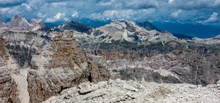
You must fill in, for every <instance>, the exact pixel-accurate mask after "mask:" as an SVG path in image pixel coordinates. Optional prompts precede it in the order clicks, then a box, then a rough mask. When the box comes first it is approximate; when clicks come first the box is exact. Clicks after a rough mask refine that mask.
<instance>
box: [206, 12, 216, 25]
mask: <svg viewBox="0 0 220 103" xmlns="http://www.w3.org/2000/svg"><path fill="white" fill-rule="evenodd" d="M217 20H218V13H216V12H213V13H212V15H211V16H210V17H209V18H208V19H207V20H205V21H204V23H210V22H215V21H217Z"/></svg>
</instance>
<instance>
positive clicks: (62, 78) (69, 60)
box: [27, 31, 110, 103]
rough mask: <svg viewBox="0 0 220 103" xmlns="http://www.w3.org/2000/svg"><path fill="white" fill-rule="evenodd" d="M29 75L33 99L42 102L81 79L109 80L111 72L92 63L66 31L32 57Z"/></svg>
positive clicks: (29, 85) (29, 86) (31, 97)
mask: <svg viewBox="0 0 220 103" xmlns="http://www.w3.org/2000/svg"><path fill="white" fill-rule="evenodd" d="M27 78H28V91H29V94H30V102H31V103H39V102H42V101H44V100H46V99H48V98H50V97H51V96H54V95H58V94H59V93H60V92H61V91H62V90H63V89H66V88H70V87H73V86H76V85H78V84H79V83H81V82H85V81H90V82H94V83H97V82H99V81H103V80H108V79H109V78H110V72H109V71H108V70H107V69H105V67H103V66H101V65H99V64H95V63H93V62H92V61H91V60H90V59H89V58H88V57H87V55H86V54H85V52H84V51H83V50H82V49H81V48H80V47H79V44H78V43H77V42H75V41H74V40H73V39H72V38H71V36H70V34H69V32H68V31H64V33H61V35H60V36H57V37H55V38H54V39H53V40H52V43H51V44H50V45H47V46H45V47H44V48H43V50H42V52H41V53H40V54H39V55H35V56H34V57H33V59H32V69H31V70H29V73H28V76H27Z"/></svg>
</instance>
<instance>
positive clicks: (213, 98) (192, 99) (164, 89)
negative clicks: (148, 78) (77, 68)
mask: <svg viewBox="0 0 220 103" xmlns="http://www.w3.org/2000/svg"><path fill="white" fill-rule="evenodd" d="M219 92H220V90H219V88H218V87H217V86H216V85H212V86H207V87H200V86H199V87H198V86H195V85H190V84H157V83H146V82H142V83H140V82H135V81H121V80H110V81H106V82H100V83H98V84H91V83H88V82H86V83H82V84H80V85H79V86H78V87H74V88H71V89H67V90H64V91H63V92H61V95H60V96H56V97H52V98H50V99H48V100H47V101H45V102H43V103H78V102H80V103H103V102H105V103H186V102H187V103H199V102H205V103H218V102H219V101H220V96H219ZM204 97H205V98H204Z"/></svg>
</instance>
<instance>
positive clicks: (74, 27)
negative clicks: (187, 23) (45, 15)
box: [0, 16, 220, 103]
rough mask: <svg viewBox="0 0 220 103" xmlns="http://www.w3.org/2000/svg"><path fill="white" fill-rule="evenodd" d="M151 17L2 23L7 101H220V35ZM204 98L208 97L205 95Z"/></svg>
mask: <svg viewBox="0 0 220 103" xmlns="http://www.w3.org/2000/svg"><path fill="white" fill-rule="evenodd" d="M179 35H180V36H179V37H178V36H176V35H175V34H172V33H170V32H166V31H163V30H160V29H157V28H156V27H155V26H153V25H152V24H151V23H149V22H147V21H146V22H143V23H137V22H133V21H127V20H125V21H111V22H110V23H109V24H106V25H102V26H99V27H91V26H88V25H85V24H82V23H79V22H75V21H70V22H68V23H67V24H62V25H59V26H53V27H51V26H48V25H44V22H43V21H41V20H38V19H32V20H31V21H30V22H28V20H26V19H25V18H20V17H19V16H15V17H14V18H13V19H12V20H11V21H9V22H7V23H4V22H0V88H1V89H0V103H72V102H73V103H74V102H85V103H87V102H94V103H97V102H107V103H112V102H119V103H121V102H122V103H124V102H146V103H148V102H152V103H161V102H165V103H170V102H176V103H183V102H184V103H185V102H189V101H190V102H192V103H198V102H207V103H209V102H213V103H218V101H220V97H219V93H220V35H219V36H215V37H213V38H207V39H202V38H185V37H184V36H183V35H181V34H179ZM204 96H205V97H206V98H204Z"/></svg>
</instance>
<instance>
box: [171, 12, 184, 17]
mask: <svg viewBox="0 0 220 103" xmlns="http://www.w3.org/2000/svg"><path fill="white" fill-rule="evenodd" d="M181 12H182V10H177V11H174V12H172V13H171V16H173V17H174V18H177V17H178V16H179V14H180V13H181Z"/></svg>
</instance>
